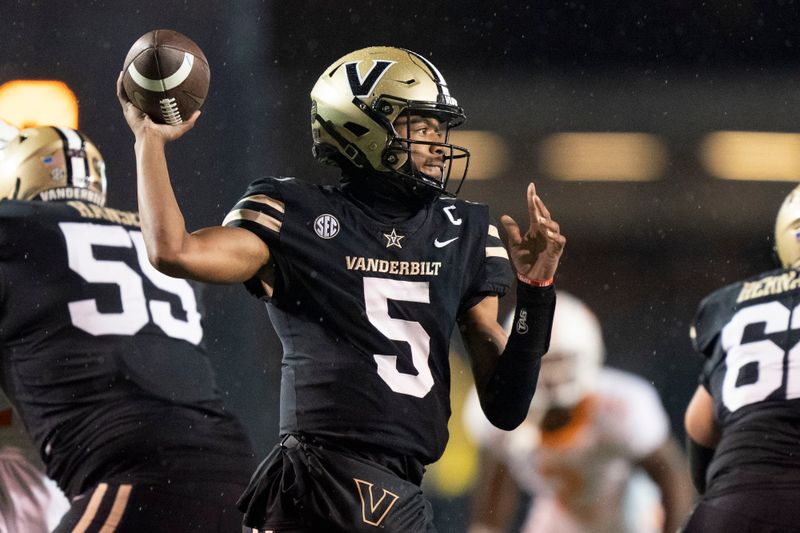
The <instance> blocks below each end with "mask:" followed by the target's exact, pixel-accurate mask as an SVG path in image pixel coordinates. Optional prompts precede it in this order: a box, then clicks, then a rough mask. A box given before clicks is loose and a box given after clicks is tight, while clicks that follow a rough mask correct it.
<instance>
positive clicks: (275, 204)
mask: <svg viewBox="0 0 800 533" xmlns="http://www.w3.org/2000/svg"><path fill="white" fill-rule="evenodd" d="M241 202H257V203H259V204H264V205H268V206H270V207H271V208H272V209H274V210H276V211H280V212H281V213H284V212H285V211H286V207H285V206H284V203H283V202H281V201H278V200H276V199H274V198H270V197H269V196H267V195H266V194H254V195H253V196H248V197H247V198H242V199H241V200H240V201H239V203H241Z"/></svg>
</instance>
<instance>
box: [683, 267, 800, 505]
mask: <svg viewBox="0 0 800 533" xmlns="http://www.w3.org/2000/svg"><path fill="white" fill-rule="evenodd" d="M798 274H799V272H798V271H797V270H793V269H786V270H783V269H780V270H773V271H770V272H766V273H763V274H760V275H758V276H754V277H752V278H749V279H747V280H744V281H740V282H738V283H734V284H732V285H729V286H727V287H724V288H722V289H720V290H718V291H716V292H714V293H713V294H711V295H710V296H708V297H707V298H706V299H704V300H703V301H702V302H701V304H700V307H699V309H698V311H697V315H696V317H695V319H694V324H693V326H692V330H691V336H692V341H693V343H694V345H695V349H696V350H697V351H698V352H700V353H701V354H703V355H704V356H705V357H706V363H705V366H704V368H703V372H702V374H701V377H700V381H701V384H702V385H703V386H704V387H705V388H706V389H707V390H708V392H709V393H710V394H711V396H712V397H713V400H714V414H715V416H716V419H717V421H718V424H719V426H720V427H721V429H722V438H721V441H720V443H719V445H718V446H717V448H716V452H715V454H714V458H713V461H712V463H711V465H710V467H709V470H708V473H707V482H708V487H709V490H708V494H709V495H712V496H714V495H720V494H724V493H726V492H728V491H731V490H737V489H753V488H757V487H759V486H771V487H777V486H779V485H784V486H795V487H797V488H798V489H800V454H798V446H800V277H799V276H798Z"/></svg>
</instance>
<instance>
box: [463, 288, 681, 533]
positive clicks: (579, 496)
mask: <svg viewBox="0 0 800 533" xmlns="http://www.w3.org/2000/svg"><path fill="white" fill-rule="evenodd" d="M604 354H605V348H604V343H603V338H602V332H601V328H600V324H599V322H598V320H597V318H596V317H595V315H594V313H592V311H591V310H589V308H588V307H587V306H586V305H585V304H584V303H583V302H581V301H580V300H578V299H577V298H575V297H574V296H572V295H570V294H567V293H564V292H559V293H558V304H557V305H556V312H555V320H554V322H553V335H552V339H551V342H550V351H549V352H548V353H547V356H546V357H545V358H544V359H543V360H542V368H541V372H540V374H539V386H538V389H537V392H536V397H535V398H534V399H533V403H532V405H531V413H530V414H529V416H528V418H527V419H526V420H525V422H523V424H522V425H521V426H520V427H519V428H517V429H516V430H514V431H511V432H503V431H499V430H497V429H496V428H492V426H490V425H489V424H488V423H487V422H486V419H485V418H484V417H483V416H482V415H481V413H480V410H479V409H477V408H476V407H475V404H476V402H475V399H474V395H473V397H472V399H471V400H470V401H469V402H468V404H467V414H466V415H465V416H466V420H467V424H468V429H469V430H470V432H471V434H472V435H473V436H474V437H475V439H476V441H477V442H478V443H479V444H480V448H481V472H480V474H479V476H478V478H479V479H480V482H479V483H478V484H477V485H476V486H475V494H474V501H473V504H474V506H473V510H472V517H471V520H472V523H471V527H470V533H490V532H494V533H497V532H501V531H507V530H508V527H509V525H510V524H511V522H512V521H513V519H514V518H515V516H516V513H517V506H518V502H519V501H520V495H521V493H523V492H524V493H527V494H529V495H532V499H531V506H530V508H529V509H528V510H527V513H526V514H527V517H526V520H525V525H524V526H523V528H522V531H523V532H525V533H528V532H530V533H533V532H536V533H623V532H629V533H651V532H656V531H675V530H676V529H677V528H678V526H679V525H680V524H681V523H682V522H683V520H684V519H685V518H686V515H687V514H688V512H689V509H690V506H691V502H692V496H693V494H692V488H691V482H690V480H689V476H688V473H687V468H686V464H685V460H684V459H683V456H682V454H681V453H680V449H679V447H678V446H677V444H676V443H675V441H674V440H673V439H672V438H671V436H670V428H669V421H668V419H667V414H666V412H665V411H664V408H663V406H662V405H661V401H660V399H659V397H658V394H657V392H656V391H655V389H654V388H653V386H652V385H650V384H649V383H648V382H647V381H645V380H643V379H642V378H640V377H638V376H635V375H633V374H630V373H628V372H623V371H620V370H615V369H611V368H609V367H604V366H603V359H604ZM644 473H646V475H642V474H644ZM648 477H649V479H648ZM653 482H654V483H653ZM653 485H655V487H656V488H657V489H658V490H654V487H653ZM659 494H660V497H659Z"/></svg>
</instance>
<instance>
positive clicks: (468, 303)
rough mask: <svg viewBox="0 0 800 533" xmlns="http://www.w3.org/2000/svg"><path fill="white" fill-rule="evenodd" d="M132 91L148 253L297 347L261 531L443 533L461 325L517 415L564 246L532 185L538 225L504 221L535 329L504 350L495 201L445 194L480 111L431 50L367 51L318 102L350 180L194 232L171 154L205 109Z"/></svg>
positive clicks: (504, 406) (500, 410)
mask: <svg viewBox="0 0 800 533" xmlns="http://www.w3.org/2000/svg"><path fill="white" fill-rule="evenodd" d="M117 92H118V95H119V98H120V102H121V104H122V106H123V109H124V112H125V116H126V119H127V121H128V124H129V125H130V127H131V129H132V130H133V132H134V134H135V136H136V144H135V147H136V154H137V164H138V194H139V205H140V210H141V214H142V229H143V232H144V236H145V242H146V244H147V248H148V252H149V254H150V258H151V260H152V261H153V263H154V264H155V265H156V266H157V267H158V268H159V269H161V270H162V271H163V272H166V273H168V274H170V275H174V276H180V277H189V278H195V279H200V280H205V281H212V282H223V283H232V282H245V283H246V284H247V287H248V288H249V290H250V291H251V292H252V293H253V294H255V295H256V296H258V297H261V298H264V299H266V300H267V301H268V305H267V309H268V311H269V315H270V318H271V320H272V324H273V326H274V327H275V330H276V331H277V333H278V335H279V336H280V338H281V340H282V343H283V348H284V353H283V372H282V383H281V406H280V407H281V429H280V431H281V435H282V440H281V443H280V444H279V445H278V446H276V447H275V449H274V450H273V452H272V453H271V454H270V455H269V456H268V457H267V458H266V459H265V461H264V462H263V463H262V465H261V466H260V467H259V469H258V470H257V472H256V474H255V475H254V476H253V479H252V481H251V484H250V487H249V488H248V490H247V491H246V492H245V494H244V495H243V496H242V499H241V509H242V510H243V511H244V512H245V525H246V526H248V527H250V528H254V529H256V530H274V531H277V532H282V533H284V532H290V531H291V532H312V531H317V532H318V531H326V532H327V531H331V532H333V531H346V532H357V531H374V530H375V528H376V527H380V528H383V530H384V531H387V532H403V533H409V532H422V531H432V530H433V525H432V517H431V506H430V504H429V503H428V502H427V500H425V498H424V497H423V495H422V492H421V489H420V481H421V478H422V473H423V470H424V465H426V464H428V463H431V462H433V461H435V460H436V459H437V458H438V457H439V456H440V455H441V454H442V451H443V449H444V447H445V443H446V442H447V437H448V435H447V419H448V417H449V415H450V405H449V363H448V353H449V346H448V345H449V340H450V336H451V333H452V331H453V329H454V328H455V326H456V324H457V323H458V324H459V329H460V331H461V334H462V336H463V337H464V339H465V342H466V344H467V346H468V347H469V350H470V353H471V356H472V367H473V372H474V374H475V379H476V380H477V382H478V384H479V391H480V396H481V402H482V405H483V408H484V410H485V411H486V413H487V416H488V417H489V419H490V420H491V421H492V422H493V423H495V424H497V425H498V426H500V427H503V428H506V429H510V428H513V427H515V426H516V425H517V424H519V423H520V422H521V421H522V420H523V419H524V418H525V415H526V413H527V411H528V405H529V403H530V399H531V397H532V395H533V392H534V389H535V386H536V374H537V372H538V367H539V359H540V357H541V355H542V354H543V353H544V352H545V351H546V348H547V343H548V339H549V335H550V325H551V320H552V313H553V308H554V304H555V291H554V289H553V287H552V279H553V274H554V273H555V271H556V267H557V264H558V261H559V258H560V256H561V252H562V249H563V247H564V242H565V238H564V237H563V236H562V235H561V234H560V232H559V227H558V224H557V223H556V222H554V221H553V220H552V218H551V216H550V213H549V211H548V210H547V208H546V207H545V205H544V203H543V202H542V200H541V198H540V197H539V196H538V195H537V194H536V190H535V188H534V186H533V184H531V185H529V187H528V194H527V202H528V210H529V214H530V224H529V225H528V227H527V228H525V229H523V230H520V228H519V227H518V226H517V224H516V223H515V222H514V221H513V220H512V219H511V218H510V217H504V219H503V222H504V225H505V228H506V231H507V232H508V234H509V242H510V247H511V257H512V259H513V262H514V266H515V267H516V270H517V274H518V278H519V280H520V281H519V283H518V286H517V287H518V289H517V291H518V295H517V302H518V305H517V315H518V317H517V318H518V320H519V322H520V324H521V326H520V327H519V328H518V332H517V333H512V335H511V336H510V338H509V339H508V341H507V339H506V334H505V332H504V330H503V328H502V326H501V325H500V324H498V323H497V311H498V296H500V295H502V294H504V293H505V292H506V291H507V290H508V288H509V286H510V284H511V282H512V279H511V274H512V270H511V263H510V261H509V255H508V253H507V251H506V249H505V248H504V246H503V243H502V241H501V240H500V233H499V231H498V227H497V226H496V225H495V224H494V223H493V222H492V220H491V219H490V217H489V211H488V207H487V206H485V205H481V204H477V203H472V202H466V201H462V200H458V199H457V198H456V197H455V196H454V195H453V194H452V193H450V192H448V191H449V189H448V188H447V186H448V183H449V178H450V175H451V174H452V173H453V172H454V170H453V168H454V164H453V163H454V161H457V160H462V161H465V160H466V159H467V158H468V157H469V152H468V150H466V149H465V148H461V147H458V146H455V145H453V144H452V143H450V142H448V135H449V132H450V129H451V128H454V127H456V126H458V125H460V124H461V123H463V122H464V120H465V115H464V112H463V110H462V109H461V107H459V106H458V104H457V102H456V100H455V98H453V96H451V94H450V92H449V88H448V86H447V84H446V82H445V80H444V78H443V77H442V75H441V73H440V72H439V71H438V70H437V69H436V67H434V66H433V65H432V64H431V63H430V62H429V61H428V60H427V59H425V58H424V57H422V56H421V55H419V54H416V53H414V52H411V51H408V50H403V49H399V48H391V47H372V48H366V49H363V50H358V51H355V52H353V53H350V54H348V55H346V56H344V57H342V58H341V59H339V60H337V61H336V62H335V63H333V64H332V65H331V66H330V67H329V68H327V69H325V72H324V73H323V74H322V76H320V78H319V80H318V81H317V83H316V85H315V86H314V88H313V89H312V91H311V101H312V102H311V109H312V117H313V124H312V136H313V142H314V155H315V156H316V158H317V159H318V160H320V161H321V162H324V163H329V164H333V165H336V166H338V167H339V168H340V169H341V171H342V180H341V184H340V185H339V186H335V187H324V186H318V185H314V184H311V183H308V182H306V181H303V180H299V179H294V178H262V179H258V180H256V181H254V182H253V183H252V184H250V186H249V188H248V189H247V192H246V193H245V194H244V196H243V197H242V199H241V200H240V201H239V202H238V203H237V204H236V205H235V206H234V208H233V209H232V210H231V211H230V213H229V214H228V216H227V217H226V219H225V221H224V224H223V226H221V227H210V228H205V229H202V230H199V231H196V232H194V233H188V232H187V231H186V230H185V227H184V222H183V217H182V215H181V211H180V209H179V207H178V205H177V203H176V201H175V197H174V195H173V192H172V188H171V185H170V181H169V175H168V171H167V164H166V159H165V156H164V145H165V144H166V142H168V141H171V140H173V139H176V138H178V137H180V136H181V135H183V134H184V133H186V132H187V131H188V130H189V129H190V128H191V127H192V126H194V123H195V121H196V119H197V114H195V115H194V116H193V117H192V118H191V119H190V120H189V121H188V122H187V123H186V124H183V125H180V126H163V125H157V124H154V123H153V122H152V121H150V120H149V119H148V118H147V117H146V116H145V115H144V114H143V113H142V112H141V111H139V110H138V109H137V108H136V107H134V106H133V104H131V103H130V102H128V101H127V99H126V97H125V95H124V91H122V90H121V88H120V86H119V84H118V91H117ZM466 167H467V165H466V164H464V165H462V166H461V168H462V171H461V172H460V174H461V176H459V177H460V178H462V179H463V174H465V173H466ZM459 177H457V178H459ZM458 181H460V180H458Z"/></svg>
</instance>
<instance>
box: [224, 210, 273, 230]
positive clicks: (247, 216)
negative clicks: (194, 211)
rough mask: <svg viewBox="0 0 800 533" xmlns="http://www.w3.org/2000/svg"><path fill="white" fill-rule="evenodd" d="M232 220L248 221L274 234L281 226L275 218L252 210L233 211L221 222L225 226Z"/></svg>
mask: <svg viewBox="0 0 800 533" xmlns="http://www.w3.org/2000/svg"><path fill="white" fill-rule="evenodd" d="M234 220H250V221H253V222H255V223H257V224H260V225H262V226H264V227H265V228H267V229H268V230H271V231H273V232H275V233H279V232H280V231H281V224H283V223H282V222H281V221H280V220H278V219H277V218H274V217H271V216H269V215H265V214H264V213H262V212H260V211H253V210H252V209H234V210H233V211H231V212H230V213H228V216H226V217H225V220H223V221H222V225H223V226H227V225H228V224H230V223H231V222H233V221H234Z"/></svg>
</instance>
